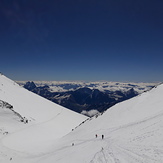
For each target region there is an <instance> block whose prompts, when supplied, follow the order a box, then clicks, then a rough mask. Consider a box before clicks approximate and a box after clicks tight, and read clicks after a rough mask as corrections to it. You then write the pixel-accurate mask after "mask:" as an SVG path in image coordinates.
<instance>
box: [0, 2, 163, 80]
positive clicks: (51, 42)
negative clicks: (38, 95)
mask: <svg viewBox="0 0 163 163" xmlns="http://www.w3.org/2000/svg"><path fill="white" fill-rule="evenodd" d="M0 22H1V25H0V36H1V37H0V45H1V48H0V54H1V64H0V67H1V68H0V71H1V72H2V73H3V74H5V75H6V76H8V77H10V78H11V79H13V80H86V81H98V80H108V81H135V82H157V81H162V80H163V75H162V71H163V64H162V61H163V1H162V0H155V1H154V0H150V1H149V0H136V1H135V0H100V1H99V0H46V1H45V0H7V1H6V0H0Z"/></svg>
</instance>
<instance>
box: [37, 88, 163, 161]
mask: <svg viewBox="0 0 163 163" xmlns="http://www.w3.org/2000/svg"><path fill="white" fill-rule="evenodd" d="M162 97H163V85H160V86H158V87H157V88H154V89H152V90H151V91H149V92H146V93H143V94H141V95H139V96H137V97H135V98H133V99H130V100H128V101H125V102H122V103H119V104H117V105H115V106H113V107H112V108H111V109H109V110H108V111H106V112H105V113H104V114H103V115H102V116H99V117H98V118H95V117H94V118H93V119H92V120H90V121H86V122H85V123H84V124H83V125H81V126H80V127H78V128H77V129H76V130H74V131H73V132H72V133H70V134H69V135H67V136H65V137H64V138H62V139H61V140H60V141H59V142H58V143H57V144H55V148H53V149H52V150H51V151H52V152H51V153H48V154H46V155H44V156H42V157H41V158H40V160H39V163H46V162H48V163H52V162H57V163H65V162H66V163H76V162H78V163H106V162H107V163H162V162H163V125H162V124H163V100H162ZM95 134H98V138H95ZM102 134H104V136H105V138H104V139H103V140H102V139H101V135H102ZM71 143H74V144H75V145H74V146H71Z"/></svg>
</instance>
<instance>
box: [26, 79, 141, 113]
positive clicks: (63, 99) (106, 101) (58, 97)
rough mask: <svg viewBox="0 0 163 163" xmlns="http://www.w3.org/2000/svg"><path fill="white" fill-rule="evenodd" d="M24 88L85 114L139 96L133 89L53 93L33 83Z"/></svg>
mask: <svg viewBox="0 0 163 163" xmlns="http://www.w3.org/2000/svg"><path fill="white" fill-rule="evenodd" d="M24 88H26V89H28V90H29V91H32V92H34V93H36V94H38V95H40V96H42V97H44V98H46V99H48V100H50V101H52V102H55V103H57V104H59V105H61V106H64V107H66V108H68V109H70V110H73V111H75V112H78V113H82V112H83V111H85V114H86V113H87V112H89V111H90V110H97V111H98V112H103V111H105V110H106V109H108V108H109V107H111V106H113V105H115V104H116V103H118V102H121V101H124V100H127V99H130V98H132V97H134V96H137V95H138V94H139V93H138V92H137V91H135V90H134V88H131V89H129V90H126V91H120V90H116V91H109V90H107V91H100V90H98V89H90V88H88V87H76V89H74V90H72V91H64V92H54V91H51V89H50V87H49V86H48V85H45V86H36V84H35V83H34V82H27V83H26V84H25V85H24Z"/></svg>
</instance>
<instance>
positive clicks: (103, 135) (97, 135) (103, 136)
mask: <svg viewBox="0 0 163 163" xmlns="http://www.w3.org/2000/svg"><path fill="white" fill-rule="evenodd" d="M95 137H96V138H97V137H98V135H97V134H96V135H95ZM102 139H104V135H102Z"/></svg>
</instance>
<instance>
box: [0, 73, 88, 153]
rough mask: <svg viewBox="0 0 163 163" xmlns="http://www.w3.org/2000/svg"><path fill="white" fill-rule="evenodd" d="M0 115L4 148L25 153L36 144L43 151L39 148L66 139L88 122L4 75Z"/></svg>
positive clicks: (2, 77)
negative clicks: (78, 126) (69, 134)
mask: <svg viewBox="0 0 163 163" xmlns="http://www.w3.org/2000/svg"><path fill="white" fill-rule="evenodd" d="M0 112H1V121H2V122H1V124H0V130H1V131H4V132H1V133H0V134H1V137H3V144H5V145H6V146H8V147H9V148H11V149H12V148H14V149H16V150H18V151H19V150H20V151H21V150H22V149H23V150H25V149H27V150H28V152H29V151H31V150H32V149H33V148H34V146H37V145H38V144H39V143H40V146H39V147H40V149H41V148H42V149H44V145H41V144H44V142H46V141H47V140H49V141H50V140H53V141H54V140H56V139H58V138H60V137H62V136H64V135H66V134H67V133H69V132H70V131H71V130H72V129H73V128H75V127H76V126H77V125H78V124H79V123H80V122H82V121H83V120H85V119H86V118H87V117H85V116H83V115H81V114H77V113H76V112H73V111H70V110H68V109H66V108H64V107H62V106H59V105H57V104H55V103H52V102H51V101H48V100H46V99H44V98H42V97H40V96H38V95H36V94H34V93H32V92H30V91H28V90H26V89H24V88H23V87H20V86H19V85H18V84H16V83H15V82H13V81H12V80H10V79H8V78H7V77H5V76H4V75H0ZM12 127H13V128H12ZM4 133H7V134H6V135H4ZM40 135H41V136H40ZM24 140H29V142H31V143H32V144H30V143H29V142H28V141H24ZM29 144H30V146H29Z"/></svg>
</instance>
